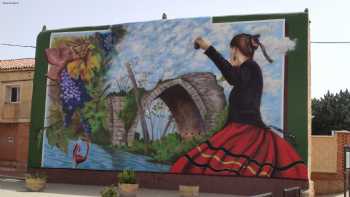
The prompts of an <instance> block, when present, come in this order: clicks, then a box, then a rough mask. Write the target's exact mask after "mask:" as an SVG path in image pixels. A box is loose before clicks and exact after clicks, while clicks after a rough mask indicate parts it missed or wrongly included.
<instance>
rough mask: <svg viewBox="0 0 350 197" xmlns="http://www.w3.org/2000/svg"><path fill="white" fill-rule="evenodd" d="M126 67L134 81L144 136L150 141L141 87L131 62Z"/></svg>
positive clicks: (146, 140) (147, 141)
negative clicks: (138, 84)
mask: <svg viewBox="0 0 350 197" xmlns="http://www.w3.org/2000/svg"><path fill="white" fill-rule="evenodd" d="M125 67H126V69H127V71H128V76H129V78H130V80H131V82H132V86H133V91H134V95H135V99H136V104H137V111H138V115H139V117H140V122H141V127H142V132H143V138H144V141H145V142H146V143H149V140H150V139H149V132H148V128H147V123H146V119H145V114H144V109H143V106H142V104H141V96H140V92H139V88H138V86H137V82H136V78H135V75H134V73H133V71H132V68H131V64H130V63H129V62H128V63H126V64H125Z"/></svg>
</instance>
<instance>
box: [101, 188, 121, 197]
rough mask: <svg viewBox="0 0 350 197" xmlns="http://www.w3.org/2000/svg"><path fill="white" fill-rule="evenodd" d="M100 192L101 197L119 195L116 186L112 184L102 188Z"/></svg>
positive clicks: (116, 196) (117, 196)
mask: <svg viewBox="0 0 350 197" xmlns="http://www.w3.org/2000/svg"><path fill="white" fill-rule="evenodd" d="M100 193H101V197H119V192H118V188H117V187H115V186H114V185H111V186H108V187H105V188H103V189H102V191H101V192H100Z"/></svg>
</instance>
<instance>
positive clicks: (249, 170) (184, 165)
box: [171, 123, 308, 180]
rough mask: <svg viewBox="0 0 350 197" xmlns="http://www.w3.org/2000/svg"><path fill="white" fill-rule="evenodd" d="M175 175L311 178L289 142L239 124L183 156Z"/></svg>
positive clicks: (258, 129)
mask: <svg viewBox="0 0 350 197" xmlns="http://www.w3.org/2000/svg"><path fill="white" fill-rule="evenodd" d="M171 172H172V173H191V174H206V175H240V176H258V177H274V178H290V179H303V180H307V179H308V175H307V167H306V165H305V164H304V162H303V161H302V160H301V158H300V156H299V155H298V154H297V152H296V151H295V150H294V148H293V147H292V146H291V145H290V144H289V143H288V142H287V141H285V140H284V139H283V138H281V137H280V136H278V135H277V134H275V133H274V132H272V131H271V130H270V129H263V128H259V127H256V126H253V125H247V124H239V123H231V124H229V125H228V126H226V127H225V128H224V129H223V130H221V131H219V132H217V133H215V134H214V135H213V136H212V137H211V138H210V139H209V140H208V141H206V142H204V143H202V144H200V145H198V146H197V147H195V148H193V149H192V150H190V151H189V152H188V153H187V154H186V155H184V156H181V157H180V158H179V159H178V160H177V161H176V162H175V163H174V164H173V166H172V167H171Z"/></svg>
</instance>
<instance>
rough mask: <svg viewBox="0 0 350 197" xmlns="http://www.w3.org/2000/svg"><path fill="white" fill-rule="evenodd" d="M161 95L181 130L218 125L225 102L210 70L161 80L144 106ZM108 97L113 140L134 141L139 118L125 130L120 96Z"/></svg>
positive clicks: (201, 129)
mask: <svg viewBox="0 0 350 197" xmlns="http://www.w3.org/2000/svg"><path fill="white" fill-rule="evenodd" d="M158 98H160V99H162V100H163V102H164V103H165V104H166V105H167V106H168V108H169V110H170V112H171V113H172V116H173V117H174V120H175V122H176V126H177V129H178V131H179V132H180V134H183V133H191V134H198V133H205V132H208V131H210V130H211V129H213V128H214V127H215V126H216V119H217V115H218V114H219V113H220V112H221V111H222V110H223V109H224V107H225V105H226V101H225V96H224V90H223V88H222V87H221V86H219V85H218V83H217V80H216V77H215V75H213V74H212V73H208V72H200V73H190V74H185V75H182V76H180V77H178V78H176V79H172V80H167V81H163V82H161V83H159V84H158V85H157V86H156V87H155V88H154V89H153V90H152V91H149V92H146V93H145V94H144V96H143V97H142V100H141V103H142V105H143V108H144V109H146V108H147V107H148V106H149V105H151V103H152V101H154V100H155V99H158ZM108 100H109V106H111V108H112V109H111V110H110V111H111V113H110V120H109V122H110V131H111V134H112V143H113V144H123V143H122V141H125V139H126V138H127V139H128V140H127V141H132V139H133V136H134V134H135V130H136V125H137V120H136V121H135V123H134V126H133V127H132V128H131V129H130V130H129V131H128V132H126V131H125V129H124V127H123V122H122V121H121V120H118V117H116V114H118V111H120V109H121V108H122V106H123V103H122V102H121V99H120V98H117V97H115V96H111V97H109V99H108ZM126 133H127V134H126Z"/></svg>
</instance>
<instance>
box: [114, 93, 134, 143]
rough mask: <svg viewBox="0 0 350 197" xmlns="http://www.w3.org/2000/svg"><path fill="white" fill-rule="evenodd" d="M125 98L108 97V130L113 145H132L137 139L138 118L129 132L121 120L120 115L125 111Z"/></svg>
mask: <svg viewBox="0 0 350 197" xmlns="http://www.w3.org/2000/svg"><path fill="white" fill-rule="evenodd" d="M124 99H125V98H124V96H108V99H107V102H108V109H109V115H108V119H109V121H108V130H109V131H110V134H111V142H112V145H126V144H128V145H130V144H132V141H133V140H134V137H135V131H136V126H137V118H136V120H135V122H134V123H133V125H132V126H131V128H130V129H129V130H128V131H127V130H126V129H125V126H124V122H123V121H122V120H121V119H120V118H119V113H120V111H121V110H122V109H123V107H124V104H125V100H124Z"/></svg>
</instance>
